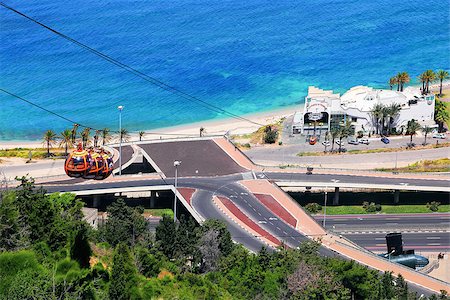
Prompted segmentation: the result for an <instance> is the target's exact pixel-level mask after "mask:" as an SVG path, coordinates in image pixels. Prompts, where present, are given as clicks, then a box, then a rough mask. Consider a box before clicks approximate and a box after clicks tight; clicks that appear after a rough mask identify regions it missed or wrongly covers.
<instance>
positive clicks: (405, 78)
mask: <svg viewBox="0 0 450 300" xmlns="http://www.w3.org/2000/svg"><path fill="white" fill-rule="evenodd" d="M400 77H401V81H400V83H401V85H400V92H403V86H404V85H405V83H408V82H409V81H410V80H411V78H410V77H409V74H408V73H406V72H401V73H400Z"/></svg>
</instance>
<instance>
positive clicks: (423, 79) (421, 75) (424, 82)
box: [418, 72, 427, 94]
mask: <svg viewBox="0 0 450 300" xmlns="http://www.w3.org/2000/svg"><path fill="white" fill-rule="evenodd" d="M418 79H419V80H420V82H422V94H425V84H426V82H427V77H426V75H425V72H423V73H422V74H420V75H419V77H418Z"/></svg>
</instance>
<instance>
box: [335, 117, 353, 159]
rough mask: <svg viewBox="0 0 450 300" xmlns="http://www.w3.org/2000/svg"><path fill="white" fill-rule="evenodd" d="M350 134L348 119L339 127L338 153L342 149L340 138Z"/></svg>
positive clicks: (350, 127)
mask: <svg viewBox="0 0 450 300" xmlns="http://www.w3.org/2000/svg"><path fill="white" fill-rule="evenodd" d="M351 134H352V122H350V121H348V120H347V122H345V123H344V124H342V125H341V126H340V128H339V135H338V138H339V153H340V152H341V150H342V139H344V138H346V137H348V136H349V135H351Z"/></svg>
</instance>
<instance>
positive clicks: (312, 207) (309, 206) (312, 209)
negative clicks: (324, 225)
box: [305, 202, 322, 214]
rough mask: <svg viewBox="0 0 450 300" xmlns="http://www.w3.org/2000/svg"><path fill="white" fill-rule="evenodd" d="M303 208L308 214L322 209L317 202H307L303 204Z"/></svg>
mask: <svg viewBox="0 0 450 300" xmlns="http://www.w3.org/2000/svg"><path fill="white" fill-rule="evenodd" d="M305 209H306V210H307V211H308V212H309V213H310V214H316V213H318V212H319V211H321V210H322V205H320V204H318V203H315V202H313V203H308V204H306V205H305Z"/></svg>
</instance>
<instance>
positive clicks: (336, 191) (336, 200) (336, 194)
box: [333, 187, 339, 205]
mask: <svg viewBox="0 0 450 300" xmlns="http://www.w3.org/2000/svg"><path fill="white" fill-rule="evenodd" d="M333 205H339V188H338V187H335V188H334V197H333Z"/></svg>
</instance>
